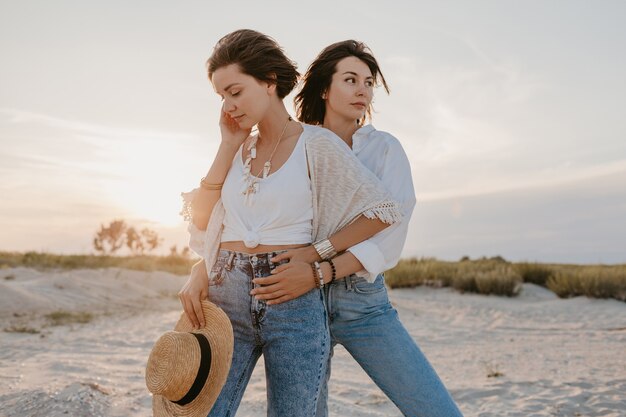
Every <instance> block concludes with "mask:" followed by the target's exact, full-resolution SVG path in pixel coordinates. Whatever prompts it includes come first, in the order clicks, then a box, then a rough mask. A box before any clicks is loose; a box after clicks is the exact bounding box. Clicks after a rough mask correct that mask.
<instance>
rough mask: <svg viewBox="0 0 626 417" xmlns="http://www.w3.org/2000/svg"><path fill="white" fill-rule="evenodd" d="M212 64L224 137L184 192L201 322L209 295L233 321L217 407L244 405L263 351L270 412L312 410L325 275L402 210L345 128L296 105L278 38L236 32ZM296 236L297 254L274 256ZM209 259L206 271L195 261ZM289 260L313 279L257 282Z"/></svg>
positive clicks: (196, 314) (292, 269) (224, 412)
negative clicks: (311, 119) (288, 99)
mask: <svg viewBox="0 0 626 417" xmlns="http://www.w3.org/2000/svg"><path fill="white" fill-rule="evenodd" d="M207 64H208V65H207V66H208V75H209V79H210V80H211V83H212V84H213V88H214V89H215V91H216V93H217V94H218V95H219V96H220V97H221V98H222V100H223V107H222V112H221V118H220V129H221V133H222V141H221V144H220V147H219V150H218V152H217V155H216V157H215V159H214V161H213V164H212V165H211V168H210V169H209V171H208V173H207V175H206V176H205V177H203V179H202V180H201V184H200V187H199V188H198V189H196V190H194V191H193V192H191V193H187V194H185V195H184V197H185V200H186V202H187V205H186V208H185V209H184V212H185V213H186V214H187V215H188V218H189V219H190V220H191V221H192V222H191V224H190V226H189V230H190V232H191V240H190V246H191V247H192V249H194V251H196V252H197V253H199V254H200V255H201V256H202V257H203V258H204V262H202V263H199V264H196V265H195V266H194V268H193V271H192V274H191V276H190V278H189V280H188V281H187V283H186V284H185V286H184V287H183V288H182V289H181V291H180V293H179V295H180V299H181V302H182V304H183V307H184V309H185V313H186V314H187V316H188V317H189V319H190V321H191V322H192V323H193V324H194V325H195V326H203V325H204V316H203V314H202V312H201V311H200V305H201V300H202V299H204V298H206V297H207V296H208V298H209V299H210V300H211V301H212V302H214V303H215V304H217V305H218V306H220V307H221V308H222V309H224V311H225V312H226V314H227V315H228V317H229V318H230V321H231V323H232V325H233V332H234V351H233V360H232V366H231V368H230V372H229V375H228V377H227V380H226V383H225V385H224V388H223V389H222V392H221V394H220V395H219V396H218V398H217V400H216V402H215V405H214V406H213V409H212V410H211V413H210V416H232V415H234V414H235V412H236V410H237V408H238V406H239V403H240V401H241V397H242V396H243V392H244V390H245V387H246V385H247V383H248V381H249V378H250V376H251V373H252V370H253V369H254V366H255V364H256V362H257V360H258V359H259V357H260V356H261V355H262V356H263V357H264V361H265V371H266V378H267V401H268V404H267V406H268V415H270V416H285V417H287V416H288V417H293V416H314V415H315V413H316V408H317V399H318V397H319V393H320V387H321V384H322V381H323V380H324V377H325V374H326V366H327V363H328V354H329V346H330V340H329V333H328V327H327V317H326V310H325V306H324V302H323V286H324V284H325V283H327V282H329V281H332V280H333V279H334V278H335V272H334V271H335V268H334V265H333V262H332V259H331V258H332V257H333V256H334V255H336V254H337V253H338V252H341V251H343V250H345V249H347V248H349V247H350V246H352V245H354V244H356V243H358V242H360V241H363V240H364V239H367V238H368V237H371V236H373V235H374V234H376V233H377V232H379V231H381V230H383V229H384V228H386V227H388V226H389V225H390V224H392V223H395V222H397V221H398V220H400V219H401V216H402V215H401V213H400V211H399V209H398V207H397V205H396V204H395V202H393V201H392V200H391V199H390V198H389V197H388V194H387V192H386V190H385V189H384V188H383V187H382V185H381V184H380V183H379V181H378V180H377V179H376V177H375V176H374V175H373V174H372V173H371V172H369V171H368V170H367V169H365V168H364V167H363V166H362V165H361V164H360V163H359V161H358V160H357V159H356V158H355V156H354V155H353V154H352V153H351V152H350V149H349V148H348V147H347V146H346V145H345V143H343V142H342V141H341V139H339V138H338V137H337V136H335V135H334V134H333V133H331V132H330V131H328V130H325V129H323V128H320V127H314V126H307V125H302V124H300V123H298V122H296V121H294V120H293V119H292V118H291V117H290V116H289V114H288V113H287V110H286V109H285V106H284V103H283V99H284V97H285V96H286V95H287V94H289V92H291V90H292V89H293V88H294V86H295V85H296V82H297V78H298V73H297V71H296V68H295V65H294V63H293V62H292V61H290V60H289V59H288V58H287V57H286V56H285V54H284V53H283V51H282V49H281V48H280V47H279V46H278V44H277V43H276V42H275V41H274V40H273V39H271V38H269V37H268V36H266V35H263V34H261V33H259V32H256V31H252V30H238V31H235V32H232V33H230V34H228V35H226V36H225V37H223V38H222V39H220V40H219V41H218V43H217V44H216V46H215V48H214V51H213V54H212V55H211V57H210V58H209V60H208V63H207ZM254 126H256V127H257V128H258V133H256V134H251V133H252V132H251V131H252V128H253V127H254ZM311 243H313V244H312V245H311ZM296 248H302V251H301V252H299V253H300V254H301V255H302V256H301V257H300V258H299V259H291V261H289V262H287V260H283V261H281V262H278V261H276V262H275V256H276V255H278V254H280V253H282V252H283V251H285V250H288V249H296ZM202 268H207V270H208V271H210V273H209V275H208V282H207V279H206V275H204V276H203V275H202V274H201V273H195V272H196V271H198V270H199V269H202ZM287 271H288V272H289V273H294V274H298V275H306V276H307V277H308V279H309V280H310V282H311V283H312V284H313V288H312V289H309V290H307V291H306V292H305V293H304V294H303V295H301V296H300V297H298V298H296V299H291V300H290V301H288V302H285V303H282V304H276V303H266V302H265V301H263V300H257V299H256V298H254V297H253V296H252V295H251V294H250V291H251V290H253V289H254V288H257V287H258V284H257V283H256V280H258V279H260V278H263V277H267V276H271V275H273V274H280V273H283V272H287ZM209 286H210V289H209ZM281 296H283V297H290V294H288V293H283V294H282V295H281Z"/></svg>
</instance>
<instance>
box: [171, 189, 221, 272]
mask: <svg viewBox="0 0 626 417" xmlns="http://www.w3.org/2000/svg"><path fill="white" fill-rule="evenodd" d="M197 193H198V188H195V189H193V190H191V191H189V192H187V193H185V192H183V193H181V197H182V198H183V208H182V210H181V212H180V214H181V215H182V216H183V218H184V219H185V221H188V222H189V225H188V226H187V231H188V232H189V248H190V249H191V250H192V251H194V252H195V253H196V254H197V255H198V256H200V257H201V258H204V260H205V261H206V263H207V268H209V269H208V270H210V268H211V267H212V266H213V263H214V262H215V259H216V257H217V252H218V250H219V246H220V240H221V235H222V227H223V223H224V215H225V211H224V205H223V204H222V200H221V199H219V200H218V201H217V202H216V203H215V206H214V207H213V211H212V212H211V217H210V218H209V223H208V224H207V228H206V230H200V229H198V227H196V225H195V224H193V221H192V216H191V205H192V203H193V200H194V198H195V197H196V195H197Z"/></svg>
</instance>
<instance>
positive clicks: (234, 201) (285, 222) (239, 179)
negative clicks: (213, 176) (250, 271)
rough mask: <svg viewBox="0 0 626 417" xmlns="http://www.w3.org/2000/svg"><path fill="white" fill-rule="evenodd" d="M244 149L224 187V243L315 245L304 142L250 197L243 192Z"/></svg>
mask: <svg viewBox="0 0 626 417" xmlns="http://www.w3.org/2000/svg"><path fill="white" fill-rule="evenodd" d="M242 148H243V146H242V147H240V148H239V152H237V156H236V157H235V160H234V161H233V166H232V167H231V169H230V171H229V172H228V175H227V176H226V180H225V181H224V186H223V187H222V203H223V204H224V209H225V210H226V214H225V216H224V230H223V231H222V242H232V241H243V243H244V244H245V245H246V247H248V248H255V247H256V246H258V245H293V244H307V243H311V235H312V233H313V193H312V191H311V179H310V178H309V172H308V167H307V162H306V152H305V150H304V139H302V137H300V138H298V142H297V143H296V146H295V147H294V149H293V151H292V152H291V155H289V158H288V159H287V161H286V162H285V163H284V164H283V165H282V166H281V167H280V168H278V170H276V171H275V172H273V173H271V174H269V175H268V177H267V178H259V179H258V186H259V189H258V191H257V192H254V193H252V194H250V195H248V196H246V195H244V194H243V192H242V190H243V189H244V188H245V179H244V164H243V162H242V157H241V152H242V151H243V149H242Z"/></svg>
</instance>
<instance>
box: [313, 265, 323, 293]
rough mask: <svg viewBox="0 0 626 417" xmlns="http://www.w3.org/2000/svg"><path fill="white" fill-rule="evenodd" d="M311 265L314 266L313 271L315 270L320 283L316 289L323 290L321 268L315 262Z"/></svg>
mask: <svg viewBox="0 0 626 417" xmlns="http://www.w3.org/2000/svg"><path fill="white" fill-rule="evenodd" d="M313 265H315V269H317V276H318V277H319V279H320V283H319V286H318V287H317V288H324V273H323V272H322V266H321V265H320V263H319V262H317V261H315V262H313Z"/></svg>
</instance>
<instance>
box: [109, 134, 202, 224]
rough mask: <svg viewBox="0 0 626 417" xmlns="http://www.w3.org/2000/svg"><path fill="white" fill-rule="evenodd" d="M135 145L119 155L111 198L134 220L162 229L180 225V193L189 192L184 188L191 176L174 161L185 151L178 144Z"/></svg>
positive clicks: (172, 142)
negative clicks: (143, 221) (151, 223)
mask: <svg viewBox="0 0 626 417" xmlns="http://www.w3.org/2000/svg"><path fill="white" fill-rule="evenodd" d="M132 142H133V143H132V144H129V145H125V146H124V149H120V150H119V151H118V152H117V155H118V157H117V158H116V161H115V162H114V163H113V166H112V167H111V169H112V172H111V174H113V175H114V176H115V177H117V178H118V179H116V180H114V181H110V182H109V184H108V186H107V188H108V192H109V194H110V197H111V198H112V199H113V200H114V203H115V205H117V206H119V207H122V208H123V209H124V211H126V212H128V215H129V216H131V217H133V218H139V219H144V220H146V221H150V222H156V223H158V224H160V225H163V226H175V225H178V224H180V222H181V221H182V217H181V216H180V214H179V213H180V210H181V207H182V199H181V197H180V193H181V191H188V190H187V188H190V187H189V186H187V187H185V185H184V184H187V183H188V181H186V180H185V178H191V176H190V175H187V174H186V172H185V169H186V167H185V166H179V167H176V166H173V165H175V163H173V161H174V160H176V156H177V155H178V156H179V155H181V154H183V153H184V151H183V150H182V149H181V148H180V147H179V146H177V144H176V140H172V141H158V143H155V141H148V140H135V141H132Z"/></svg>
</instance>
